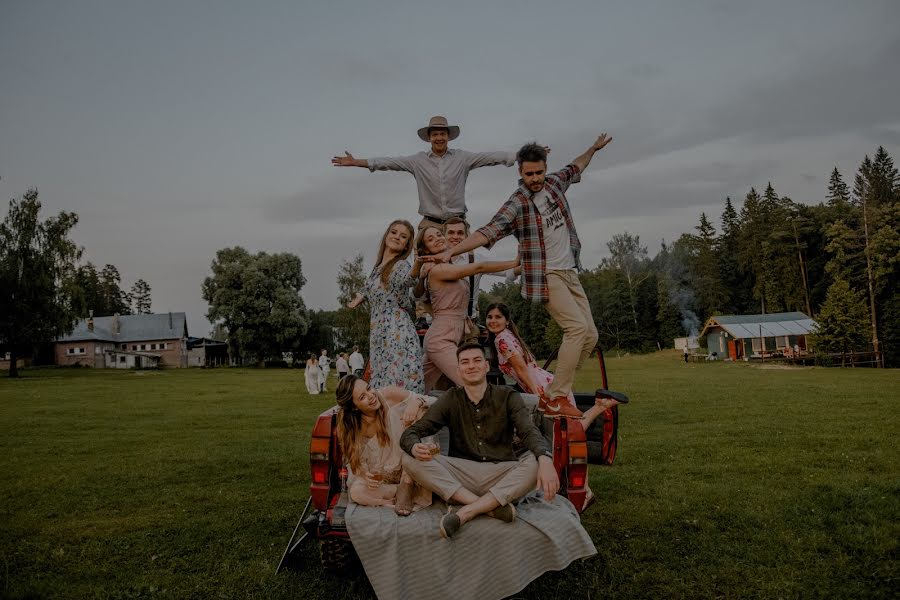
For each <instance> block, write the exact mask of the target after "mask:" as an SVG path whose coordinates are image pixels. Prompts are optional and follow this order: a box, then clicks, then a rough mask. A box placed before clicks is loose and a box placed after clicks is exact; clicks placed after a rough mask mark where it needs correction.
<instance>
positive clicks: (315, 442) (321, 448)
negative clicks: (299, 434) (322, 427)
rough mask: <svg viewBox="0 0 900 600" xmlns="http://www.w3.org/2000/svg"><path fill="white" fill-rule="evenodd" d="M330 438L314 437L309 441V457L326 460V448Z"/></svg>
mask: <svg viewBox="0 0 900 600" xmlns="http://www.w3.org/2000/svg"><path fill="white" fill-rule="evenodd" d="M330 445H331V440H330V439H328V438H327V437H325V438H320V437H314V438H312V439H311V440H310V441H309V457H310V458H311V459H314V460H315V459H318V460H328V450H329V449H330V448H329V447H330Z"/></svg>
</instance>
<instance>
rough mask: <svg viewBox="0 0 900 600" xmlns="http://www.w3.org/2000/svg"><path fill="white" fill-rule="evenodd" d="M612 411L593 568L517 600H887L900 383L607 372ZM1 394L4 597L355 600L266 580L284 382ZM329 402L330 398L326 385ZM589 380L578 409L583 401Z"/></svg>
mask: <svg viewBox="0 0 900 600" xmlns="http://www.w3.org/2000/svg"><path fill="white" fill-rule="evenodd" d="M608 366H609V376H610V385H611V387H613V388H614V389H619V390H621V391H625V392H627V393H628V394H629V395H630V396H631V398H632V404H630V405H629V406H627V407H624V408H623V409H621V412H620V414H621V421H620V441H619V454H618V456H617V459H616V461H617V462H616V465H615V466H614V467H605V468H599V467H594V468H593V469H592V471H591V486H592V488H593V489H594V492H595V493H596V494H597V495H598V497H599V501H598V502H597V503H596V504H595V505H594V506H593V507H592V508H591V509H590V510H589V511H588V512H587V513H586V514H585V515H584V516H583V521H584V524H585V527H586V528H587V529H588V531H589V532H590V534H591V537H592V538H593V539H594V542H595V544H596V546H597V548H598V550H599V555H598V556H596V557H594V558H592V559H589V560H586V561H582V562H579V563H577V564H574V565H572V566H571V567H570V568H569V569H567V570H566V571H564V572H561V573H548V574H546V575H544V576H542V577H541V578H540V579H538V580H537V581H536V582H534V583H533V584H532V585H530V586H529V587H528V588H526V590H525V591H524V592H523V593H522V594H520V595H519V597H524V598H555V597H566V598H587V597H593V598H600V597H604V598H606V597H610V598H621V597H628V598H655V597H688V598H695V597H699V598H707V597H709V598H712V597H717V598H721V597H725V598H745V597H755V598H774V597H801V596H802V597H842V598H850V597H853V598H877V597H896V595H897V593H898V591H900V556H898V539H900V444H898V442H897V440H898V439H900V372H898V371H876V370H872V369H844V370H840V369H821V368H815V369H814V368H808V369H801V368H797V369H778V368H763V367H760V366H751V365H747V364H727V363H721V362H719V363H709V364H692V365H684V364H682V363H681V362H680V355H678V354H676V353H674V352H671V353H661V354H655V355H650V356H633V357H624V358H616V359H610V360H609V363H608ZM23 375H24V376H23V377H22V378H21V379H20V380H8V379H0V446H2V452H0V594H2V595H3V596H7V597H13V598H43V597H57V598H83V597H88V598H157V597H159V598H208V597H216V598H247V597H256V598H297V597H301V598H302V597H321V598H365V597H368V596H369V595H370V594H371V592H370V588H369V587H368V585H367V583H366V580H365V578H364V576H362V575H360V574H354V575H350V576H349V577H345V578H338V577H335V576H332V575H328V574H326V573H322V572H321V570H320V569H319V568H318V563H317V561H318V554H317V550H316V549H315V548H314V547H312V546H310V547H308V548H306V549H305V550H304V558H305V562H304V564H305V567H304V569H303V570H300V571H291V572H285V573H282V574H280V575H278V576H275V575H274V574H273V573H274V570H275V566H276V564H277V562H278V559H279V558H280V556H281V552H282V550H283V548H284V545H285V543H286V542H287V538H288V536H289V535H290V532H291V529H292V528H293V526H294V524H295V523H296V520H297V518H298V517H299V513H300V511H301V510H302V508H303V504H304V503H305V501H306V498H307V494H308V484H309V468H308V461H307V449H308V445H309V433H310V428H311V425H312V423H313V419H314V418H315V416H316V415H317V414H318V413H319V412H321V411H322V410H323V409H325V408H327V407H329V406H331V405H332V404H333V395H326V396H312V397H311V396H307V395H306V393H305V391H304V385H303V372H302V371H300V370H297V371H293V370H274V369H273V370H244V369H221V370H183V371H165V372H149V371H148V372H121V371H114V372H113V371H91V370H74V369H72V370H26V371H24V372H23ZM330 386H331V388H332V390H333V389H334V379H333V378H332V380H331V382H330ZM598 386H599V384H598V374H597V371H596V369H595V363H592V364H590V365H588V366H587V367H586V368H585V369H584V370H583V371H582V373H581V374H580V378H579V385H578V388H579V389H581V390H590V389H592V388H594V387H598Z"/></svg>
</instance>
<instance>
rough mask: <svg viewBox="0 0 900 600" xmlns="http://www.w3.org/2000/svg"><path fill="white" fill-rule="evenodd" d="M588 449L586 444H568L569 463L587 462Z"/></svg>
mask: <svg viewBox="0 0 900 600" xmlns="http://www.w3.org/2000/svg"><path fill="white" fill-rule="evenodd" d="M587 457H588V447H587V442H569V462H570V463H579V462H587Z"/></svg>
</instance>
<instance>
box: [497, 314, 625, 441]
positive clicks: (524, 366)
mask: <svg viewBox="0 0 900 600" xmlns="http://www.w3.org/2000/svg"><path fill="white" fill-rule="evenodd" d="M485 314H486V316H485V325H487V329H488V332H490V337H491V339H492V340H493V342H494V347H495V348H496V350H497V361H498V362H499V363H500V370H501V371H503V374H504V375H508V376H509V377H512V378H513V379H514V380H515V381H516V383H518V384H519V387H520V388H522V390H523V391H524V392H525V393H527V394H537V396H538V397H540V398H545V399H548V400H549V398H547V388H548V387H550V383H551V382H552V381H553V374H552V373H549V372H547V371H545V370H544V369H542V368H540V367H538V366H537V363H536V362H535V360H534V354H532V353H531V350H530V349H529V348H528V345H527V344H525V341H524V340H522V337H521V336H520V335H519V330H518V329H517V328H516V324H515V323H513V322H512V319H511V318H510V313H509V307H508V306H506V305H505V304H503V303H502V302H497V303H494V304H490V305H489V306H488V307H487V312H486V313H485ZM569 403H570V405H571V407H572V408H574V409H575V411H577V410H578V408H577V407H576V406H575V397H574V396H573V395H572V393H571V392H570V393H569ZM617 404H619V402H618V400H613V399H612V398H596V399H595V400H594V406H592V407H591V408H590V409H589V410H587V411H585V413H584V414H583V415H581V426H582V427H583V428H584V429H585V431H587V428H588V427H590V425H591V423H593V422H594V420H595V419H596V418H597V417H599V416H600V415H601V414H603V412H604V411H605V410H606V409H607V408H612V407H613V406H616V405H617Z"/></svg>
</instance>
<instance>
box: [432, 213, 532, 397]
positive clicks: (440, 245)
mask: <svg viewBox="0 0 900 600" xmlns="http://www.w3.org/2000/svg"><path fill="white" fill-rule="evenodd" d="M446 249H447V240H446V239H445V238H444V234H443V232H441V230H440V229H438V228H436V227H426V228H425V229H423V230H422V231H420V232H419V236H418V238H417V239H416V254H417V255H418V257H420V258H421V257H422V256H426V255H430V254H438V253H440V252H443V251H444V250H446ZM518 264H519V259H518V258H516V259H515V260H507V261H490V262H475V263H463V264H460V265H454V264H438V265H426V267H425V269H427V273H426V275H425V277H426V286H425V287H426V289H427V290H428V294H429V296H430V298H431V308H432V311H433V316H434V318H433V320H432V321H431V326H430V327H429V328H428V333H426V334H425V342H424V346H425V362H424V364H423V370H424V373H425V391H426V392H428V391H430V390H432V389H435V385H437V384H438V381H439V380H440V379H441V376H442V375H445V376H446V377H447V378H448V379H449V380H450V381H452V382H453V383H454V384H456V385H458V386H461V385H462V380H461V379H460V378H459V374H458V373H457V361H456V349H457V347H458V346H459V344H460V343H461V342H462V341H463V337H464V334H465V327H466V308H467V306H468V302H469V283H468V282H467V281H465V278H466V277H468V276H470V275H475V274H477V273H497V272H500V271H506V270H508V269H513V268H515V267H516V266H518Z"/></svg>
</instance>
